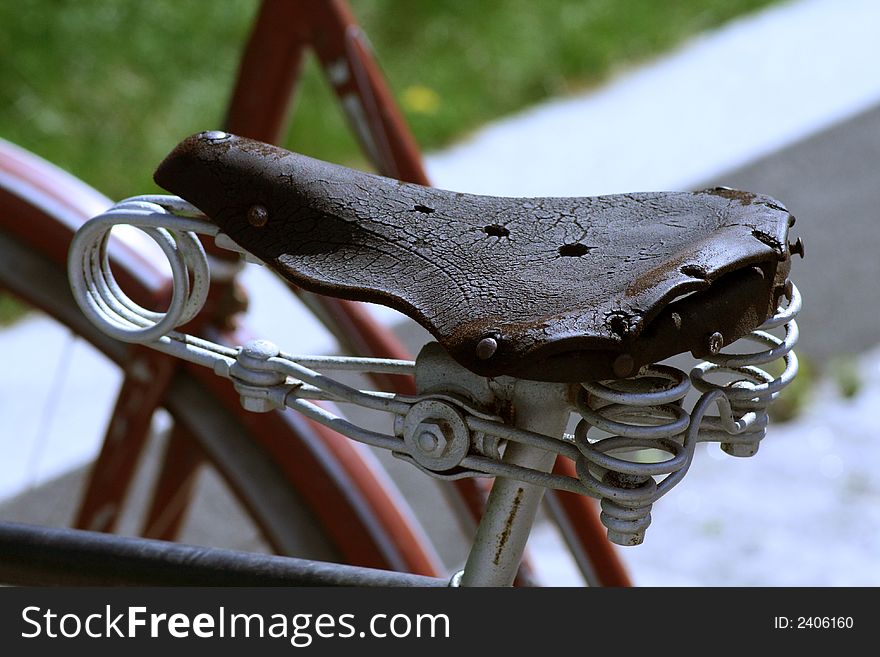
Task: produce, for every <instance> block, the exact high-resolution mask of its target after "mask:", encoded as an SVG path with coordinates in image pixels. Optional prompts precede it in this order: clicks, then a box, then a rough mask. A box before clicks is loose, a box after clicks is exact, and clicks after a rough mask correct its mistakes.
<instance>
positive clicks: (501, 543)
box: [492, 488, 525, 566]
mask: <svg viewBox="0 0 880 657" xmlns="http://www.w3.org/2000/svg"><path fill="white" fill-rule="evenodd" d="M523 494H525V490H524V489H522V488H517V489H516V496H515V497H514V498H513V504H512V505H511V509H510V515H508V516H507V520H506V521H505V523H504V530H503V531H502V532H501V536H499V537H498V549H497V550H495V558H494V559H493V560H492V562H493V563H494V564H495V565H496V566H497V565H498V564H499V563H500V562H501V553H502V552H504V547H505V546H506V545H507V541H508V540H509V539H510V532H511V531H512V529H513V521H514V519H515V518H516V514H517V511H519V506H520V504H522V497H523Z"/></svg>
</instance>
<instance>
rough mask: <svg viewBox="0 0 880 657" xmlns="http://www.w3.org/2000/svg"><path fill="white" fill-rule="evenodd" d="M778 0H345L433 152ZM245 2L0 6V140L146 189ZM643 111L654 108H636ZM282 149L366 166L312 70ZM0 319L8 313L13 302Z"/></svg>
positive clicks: (242, 18)
mask: <svg viewBox="0 0 880 657" xmlns="http://www.w3.org/2000/svg"><path fill="white" fill-rule="evenodd" d="M773 1H774V0H668V1H666V2H658V1H656V0H542V1H540V2H536V1H535V0H504V1H502V0H481V1H480V2H471V1H469V0H432V1H428V0H352V2H351V4H352V8H353V10H354V12H355V14H356V15H357V17H358V19H359V20H360V22H361V24H362V25H363V27H364V29H365V31H366V33H367V34H368V35H369V38H370V41H371V43H372V44H373V47H374V49H375V51H376V52H377V55H378V59H379V61H380V63H381V65H382V66H383V68H384V69H385V71H386V73H387V76H388V78H389V80H390V81H391V84H392V88H393V90H394V92H395V94H396V95H397V97H398V99H399V100H400V102H401V105H402V107H403V109H404V112H405V114H406V117H407V120H408V121H409V122H410V124H411V126H412V128H413V131H414V132H415V135H416V139H417V140H418V142H419V143H420V144H421V145H422V146H423V147H424V148H426V149H432V148H437V147H440V146H443V145H445V144H447V143H449V142H450V141H452V140H454V139H455V138H456V137H458V136H461V135H463V134H465V133H467V132H469V131H472V130H474V129H476V128H477V127H479V126H480V125H481V124H483V123H485V122H487V121H489V120H491V119H494V118H496V117H498V116H501V115H504V114H508V113H511V112H514V111H516V110H518V109H521V108H523V107H525V106H527V105H530V104H533V103H537V102H539V101H541V100H543V99H545V98H548V97H551V96H556V95H560V94H569V93H572V92H574V91H577V90H580V89H583V88H585V87H589V86H591V85H595V84H597V83H598V82H600V81H602V80H603V79H605V78H607V77H608V76H609V75H610V74H612V73H613V72H614V71H616V70H619V69H622V68H625V67H627V66H631V65H633V64H634V63H637V62H639V61H642V60H644V59H646V58H648V57H650V56H652V55H654V54H657V53H660V52H663V51H665V50H668V49H669V48H671V47H673V46H675V45H676V44H678V43H680V42H681V41H683V40H684V39H686V38H687V37H688V36H691V35H693V34H695V33H698V32H701V31H703V30H706V29H709V28H711V27H714V26H717V25H719V24H721V23H724V22H725V21H727V20H729V19H731V18H733V17H735V16H737V15H739V14H742V13H745V12H748V11H751V10H753V9H756V8H759V7H762V6H764V5H768V4H771V3H772V2H773ZM257 6H258V5H257V2H256V1H252V0H224V1H223V2H208V1H200V2H179V1H175V0H149V1H145V0H116V1H112V2H111V1H109V0H100V1H99V0H16V1H15V2H3V3H0V137H2V138H4V139H8V140H10V141H13V142H16V143H18V144H20V145H21V146H23V147H25V148H27V149H29V150H32V151H34V152H35V153H37V154H39V155H41V156H43V157H45V158H46V159H48V160H50V161H52V162H54V163H56V164H58V165H59V166H61V167H63V168H65V169H67V170H68V171H70V172H72V173H73V174H74V175H76V176H78V177H80V178H82V179H83V180H85V181H86V182H88V183H89V184H91V185H92V186H94V187H96V188H97V189H99V190H101V191H102V192H104V193H105V194H107V195H108V196H110V197H112V198H122V197H125V196H131V195H134V194H140V193H149V192H151V191H156V188H155V186H154V185H153V183H152V180H151V177H152V172H153V169H154V168H155V166H156V165H157V164H158V163H159V162H160V161H161V159H162V158H163V157H164V156H165V155H166V154H167V153H168V151H170V150H171V148H172V147H173V146H174V145H175V144H176V143H177V142H178V141H180V139H182V138H183V137H185V136H186V135H188V134H191V133H193V132H197V131H199V130H204V129H210V128H216V127H219V126H220V124H221V122H222V119H223V115H224V107H225V103H226V101H227V98H228V95H229V91H230V89H231V86H232V83H233V80H234V77H235V73H236V63H237V61H238V57H239V55H240V52H241V50H242V47H243V44H244V41H245V39H246V38H247V34H248V31H249V26H250V23H251V21H252V19H253V16H254V15H255V12H256V9H257ZM646 111H650V110H649V108H646ZM286 145H287V146H288V147H290V148H293V149H295V150H299V151H301V152H304V153H307V154H310V155H313V156H316V157H320V158H323V159H327V160H331V161H335V162H341V163H346V164H352V165H355V166H364V162H363V160H362V158H361V157H360V155H359V154H358V151H357V147H356V145H355V143H354V140H353V139H352V137H351V136H350V135H349V133H348V131H347V129H346V128H345V126H344V123H343V120H342V118H341V116H340V113H339V111H338V109H337V108H336V107H335V104H334V102H333V101H332V100H331V95H330V92H329V90H328V89H327V88H326V85H325V83H324V81H323V79H322V78H321V77H320V75H319V74H318V70H317V67H316V66H315V64H314V63H313V62H310V63H309V64H308V66H307V67H306V72H305V76H304V80H303V83H302V87H301V89H300V91H299V95H298V101H297V108H296V113H295V116H294V122H293V125H292V128H291V131H290V134H289V135H288V138H287V142H286ZM3 306H4V307H3V308H2V312H3V316H4V317H5V318H6V321H8V320H9V319H10V318H12V317H15V316H16V314H17V311H16V310H14V309H13V308H14V307H13V306H12V304H11V302H9V301H4V302H3Z"/></svg>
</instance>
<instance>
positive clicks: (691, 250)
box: [156, 133, 793, 381]
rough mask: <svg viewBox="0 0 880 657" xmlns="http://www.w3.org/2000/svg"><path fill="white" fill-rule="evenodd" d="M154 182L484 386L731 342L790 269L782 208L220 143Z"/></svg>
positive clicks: (253, 248) (561, 376)
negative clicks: (438, 180) (371, 308)
mask: <svg viewBox="0 0 880 657" xmlns="http://www.w3.org/2000/svg"><path fill="white" fill-rule="evenodd" d="M212 135H213V136H212ZM156 182H157V183H158V184H159V185H161V186H162V187H164V188H165V189H167V190H169V191H171V192H172V193H175V194H178V195H179V196H181V197H183V198H185V199H187V200H188V201H190V202H191V203H193V204H194V205H196V206H197V207H198V208H199V209H201V210H202V211H203V212H204V213H205V214H206V215H207V216H208V217H209V218H211V220H212V221H214V222H216V223H217V224H219V225H220V227H221V228H222V230H223V232H224V233H226V234H227V235H229V237H231V238H232V239H233V240H234V241H235V242H237V243H238V244H239V245H241V246H242V247H244V248H245V249H247V250H248V251H250V252H251V253H253V254H254V255H255V256H257V257H258V258H260V259H261V260H263V261H264V262H265V263H266V264H267V265H269V266H271V267H273V268H274V269H276V270H277V271H278V272H279V273H281V274H282V275H283V276H284V277H285V278H287V279H288V280H290V281H291V282H293V283H295V284H296V285H299V286H301V287H303V288H306V289H309V290H311V291H313V292H317V293H321V294H328V295H332V296H338V297H343V298H347V299H354V300H360V301H370V302H374V303H380V304H384V305H388V306H391V307H393V308H395V309H397V310H399V311H401V312H403V313H405V314H406V315H408V316H410V317H412V318H413V319H415V320H416V321H418V322H419V323H420V324H422V325H423V326H424V327H425V328H427V329H428V330H429V331H430V332H431V333H432V334H433V335H434V337H435V338H436V339H437V340H438V341H439V342H440V343H441V344H442V345H443V346H444V347H445V348H446V349H448V350H449V352H450V353H451V354H452V355H453V357H455V358H456V359H457V360H458V361H459V362H460V363H462V365H464V366H465V367H468V368H469V369H471V370H473V371H475V372H477V373H479V374H482V375H486V376H496V375H501V374H509V375H513V376H518V377H520V378H531V379H542V380H557V381H568V380H571V381H574V380H585V379H593V378H603V377H608V376H610V375H611V374H612V369H613V368H612V364H613V363H614V361H615V359H616V358H617V356H619V355H620V354H624V353H625V354H628V355H631V356H633V357H634V359H635V361H634V362H635V365H636V366H638V365H641V364H646V363H647V362H649V360H651V359H653V360H656V359H658V358H660V357H664V358H665V357H666V356H669V355H672V354H674V353H678V352H683V351H694V353H698V352H700V351H701V345H702V342H704V341H705V339H706V336H707V335H709V334H711V333H712V332H714V331H719V332H721V333H722V335H723V336H724V342H725V344H727V343H729V342H732V341H733V340H734V339H736V338H738V337H740V336H741V335H743V334H744V333H746V332H748V331H749V330H751V329H753V328H754V327H755V326H757V325H758V324H760V323H761V322H762V321H763V320H764V319H766V317H768V316H769V315H770V314H772V311H773V308H774V307H775V303H776V301H777V299H778V296H779V294H780V293H781V284H782V283H784V279H785V275H787V272H788V266H789V263H790V253H789V251H788V246H787V239H788V229H789V225H790V221H793V219H792V218H791V216H790V215H789V213H788V211H787V210H786V209H785V208H784V207H783V206H782V205H781V204H779V203H778V202H777V201H775V200H774V199H772V198H770V197H767V196H761V195H756V194H751V193H747V192H738V191H735V190H726V189H716V190H707V191H703V192H663V193H636V194H623V195H613V196H599V197H588V198H498V197H489V196H476V195H470V194H463V193H457V192H450V191H445V190H439V189H434V188H429V187H422V186H419V185H412V184H407V183H401V182H399V181H396V180H392V179H388V178H384V177H381V176H376V175H372V174H368V173H363V172H360V171H355V170H352V169H348V168H345V167H340V166H337V165H333V164H329V163H326V162H322V161H319V160H314V159H311V158H308V157H306V156H303V155H299V154H296V153H290V152H288V151H285V150H283V149H280V148H276V147H273V146H268V145H266V144H262V143H260V142H255V141H251V140H248V139H244V138H239V137H235V136H231V135H225V136H221V137H219V138H218V137H217V136H216V134H215V133H201V134H200V135H195V136H193V137H190V138H188V139H187V140H185V141H184V142H182V143H181V144H180V145H179V146H178V147H177V148H176V149H175V150H174V151H173V152H172V153H171V154H170V155H169V156H168V157H167V158H166V160H165V161H164V162H163V163H162V165H161V166H160V167H159V169H158V171H157V172H156ZM255 208H256V209H255ZM255 216H258V217H259V219H260V220H259V221H254V220H253V218H254V217H255ZM249 218H250V220H249ZM258 224H259V225H258ZM749 272H751V273H749ZM746 279H747V280H748V282H745V283H744V282H743V281H745V280H746ZM731 282H735V283H736V285H732V284H731ZM734 288H738V290H739V291H738V292H737V291H735V290H734ZM744 290H745V291H746V292H745V293H744V292H743V291H744ZM692 292H693V293H696V294H693V295H690V296H688V297H687V298H686V299H684V300H681V301H677V302H676V303H675V304H672V305H670V304H671V302H673V301H674V300H675V299H678V298H680V297H682V296H684V295H688V294H689V293H692ZM676 304H678V305H676ZM670 308H672V309H673V310H672V311H670ZM710 309H711V310H710ZM679 310H680V311H681V312H679ZM682 313H683V315H682ZM682 316H684V317H687V318H688V321H687V324H688V325H687V326H684V327H682V323H683V320H682ZM670 322H672V324H670ZM698 324H699V326H698ZM666 325H669V326H666ZM673 325H674V326H673ZM707 332H708V333H707ZM485 338H492V339H494V340H495V341H496V344H497V348H496V349H494V351H492V353H491V355H490V356H488V357H486V353H487V350H486V349H482V350H478V349H477V345H478V344H479V343H480V342H481V341H482V340H484V339H485ZM652 341H653V342H652ZM661 343H662V344H661ZM676 343H677V344H676ZM490 351H491V350H490ZM478 352H479V354H480V355H479V356H478ZM642 361H644V362H642ZM618 369H619V368H618ZM617 374H618V375H619V374H620V372H619V371H618V372H617Z"/></svg>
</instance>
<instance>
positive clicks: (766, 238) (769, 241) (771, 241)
mask: <svg viewBox="0 0 880 657" xmlns="http://www.w3.org/2000/svg"><path fill="white" fill-rule="evenodd" d="M752 237H754V238H755V239H756V240H758V241H759V242H762V243H764V244H766V245H767V246H769V247H770V248H771V249H773V250H774V251H781V250H782V245H781V244H780V243H779V240H778V239H776V238H775V237H773V235H771V234H770V233H766V232H764V231H763V230H758V229H757V228H756V229H754V230H753V231H752Z"/></svg>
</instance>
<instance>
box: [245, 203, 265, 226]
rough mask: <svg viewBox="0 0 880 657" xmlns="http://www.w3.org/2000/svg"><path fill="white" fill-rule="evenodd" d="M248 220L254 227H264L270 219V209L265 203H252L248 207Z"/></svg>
mask: <svg viewBox="0 0 880 657" xmlns="http://www.w3.org/2000/svg"><path fill="white" fill-rule="evenodd" d="M247 220H248V223H249V224H250V225H251V226H253V227H254V228H262V227H263V226H265V225H266V223H267V222H268V221H269V211H268V210H267V209H266V207H265V206H263V205H252V206H251V207H250V208H248V211H247Z"/></svg>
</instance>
